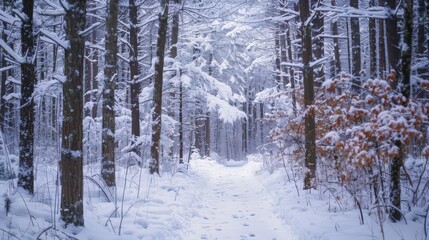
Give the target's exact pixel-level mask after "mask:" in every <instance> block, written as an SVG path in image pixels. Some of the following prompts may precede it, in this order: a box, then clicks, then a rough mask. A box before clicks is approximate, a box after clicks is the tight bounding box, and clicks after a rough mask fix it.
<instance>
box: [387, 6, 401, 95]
mask: <svg viewBox="0 0 429 240" xmlns="http://www.w3.org/2000/svg"><path fill="white" fill-rule="evenodd" d="M387 4H388V8H387V11H386V12H387V19H386V40H387V59H388V62H389V64H388V66H389V69H390V70H391V71H390V72H392V70H393V71H394V72H395V74H396V78H395V79H390V85H391V87H392V89H393V90H396V87H397V85H398V79H400V78H401V76H400V75H401V72H400V71H399V60H400V56H401V52H400V51H399V34H398V32H399V31H398V30H399V29H398V19H397V16H396V14H395V11H396V1H395V0H387Z"/></svg>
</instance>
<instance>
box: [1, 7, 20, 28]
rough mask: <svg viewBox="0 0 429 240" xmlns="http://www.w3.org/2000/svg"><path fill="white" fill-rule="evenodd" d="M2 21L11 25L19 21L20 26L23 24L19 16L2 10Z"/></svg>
mask: <svg viewBox="0 0 429 240" xmlns="http://www.w3.org/2000/svg"><path fill="white" fill-rule="evenodd" d="M0 21H2V22H5V23H7V24H10V25H14V24H15V23H17V25H18V27H19V26H20V25H21V20H20V19H19V18H17V17H14V16H12V15H10V14H9V13H7V12H5V11H2V10H0Z"/></svg>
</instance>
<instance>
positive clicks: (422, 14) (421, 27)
mask: <svg viewBox="0 0 429 240" xmlns="http://www.w3.org/2000/svg"><path fill="white" fill-rule="evenodd" d="M426 2H427V1H426ZM428 5H429V4H428ZM428 8H429V7H428ZM418 10H419V16H418V19H419V20H418V28H417V57H418V58H419V59H421V58H424V57H426V56H425V49H426V45H425V35H426V31H425V22H427V21H428V16H427V15H426V5H425V0H419V7H418ZM428 30H429V29H428ZM428 49H429V48H428ZM417 71H418V74H419V75H420V77H423V78H426V79H428V78H429V76H425V74H427V72H428V69H427V67H426V68H425V67H419V68H418V69H417Z"/></svg>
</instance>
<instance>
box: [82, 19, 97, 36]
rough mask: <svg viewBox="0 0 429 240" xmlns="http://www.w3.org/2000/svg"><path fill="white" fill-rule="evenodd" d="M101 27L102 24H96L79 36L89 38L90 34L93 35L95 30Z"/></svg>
mask: <svg viewBox="0 0 429 240" xmlns="http://www.w3.org/2000/svg"><path fill="white" fill-rule="evenodd" d="M100 26H101V23H100V22H96V23H94V24H92V25H91V26H89V27H88V28H87V29H85V30H83V31H81V32H79V35H81V36H87V35H88V34H90V33H92V32H93V31H94V30H95V29H97V28H99V27H100Z"/></svg>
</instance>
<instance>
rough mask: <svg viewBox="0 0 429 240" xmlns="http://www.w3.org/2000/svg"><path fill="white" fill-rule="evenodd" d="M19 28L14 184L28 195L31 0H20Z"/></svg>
mask: <svg viewBox="0 0 429 240" xmlns="http://www.w3.org/2000/svg"><path fill="white" fill-rule="evenodd" d="M22 5H23V13H24V17H23V18H22V25H21V38H22V39H21V52H22V54H23V57H24V61H23V62H22V63H21V104H20V105H21V107H20V116H21V117H20V118H21V119H20V132H19V174H18V185H19V186H20V187H22V188H24V189H25V190H27V191H28V192H29V193H30V194H33V193H34V173H33V164H34V163H33V160H34V159H33V157H34V120H35V119H34V100H33V92H34V85H35V83H36V72H35V67H34V34H33V8H34V1H33V0H23V1H22Z"/></svg>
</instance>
